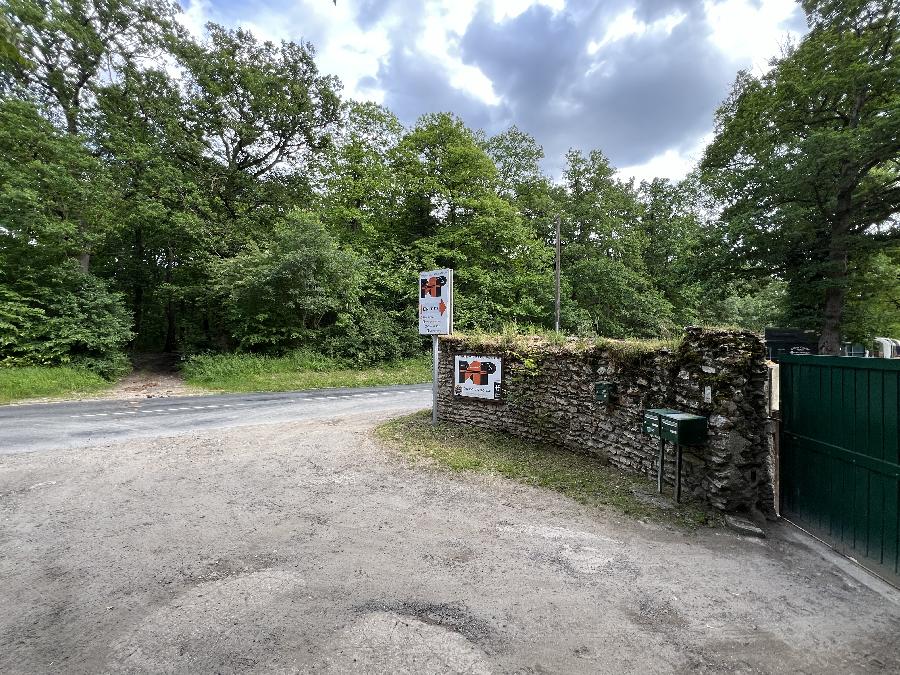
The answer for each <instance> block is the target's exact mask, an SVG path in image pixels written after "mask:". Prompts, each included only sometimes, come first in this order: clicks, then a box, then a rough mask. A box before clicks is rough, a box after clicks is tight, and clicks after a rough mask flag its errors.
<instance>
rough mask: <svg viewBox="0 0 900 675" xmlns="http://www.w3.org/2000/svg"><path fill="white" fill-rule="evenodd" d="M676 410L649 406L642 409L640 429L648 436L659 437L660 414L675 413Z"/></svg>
mask: <svg viewBox="0 0 900 675" xmlns="http://www.w3.org/2000/svg"><path fill="white" fill-rule="evenodd" d="M677 412H678V411H677V410H672V409H671V408H650V409H648V410H645V411H644V423H643V425H642V426H641V430H642V431H643V432H644V433H645V434H647V435H648V436H656V438H661V435H660V426H659V418H660V415H671V414H674V413H677Z"/></svg>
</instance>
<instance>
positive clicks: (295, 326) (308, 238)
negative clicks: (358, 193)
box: [214, 212, 358, 350]
mask: <svg viewBox="0 0 900 675" xmlns="http://www.w3.org/2000/svg"><path fill="white" fill-rule="evenodd" d="M214 278H215V282H214V284H215V285H214V292H215V294H216V297H218V298H221V302H222V304H223V306H224V307H226V308H227V309H226V322H227V323H226V325H227V327H228V331H229V334H230V335H231V336H232V337H233V339H234V340H235V343H236V344H237V346H238V347H240V348H242V349H247V350H253V349H260V348H263V349H275V350H278V349H285V348H289V347H293V346H297V345H299V344H301V343H302V342H303V341H304V338H307V337H308V332H309V331H314V330H318V329H320V328H322V327H323V326H324V325H325V324H326V323H333V322H334V317H336V316H337V314H338V312H339V311H341V310H343V309H344V308H346V307H348V306H349V305H350V304H351V303H352V302H353V301H354V299H355V298H356V296H357V294H358V290H357V269H356V259H355V258H354V256H353V255H351V254H349V253H347V252H344V251H341V250H339V249H338V248H337V244H336V242H335V241H334V239H333V238H332V237H331V235H330V234H329V233H328V232H327V231H326V230H325V228H324V227H323V226H322V224H321V223H320V222H319V220H318V219H317V218H316V217H315V216H312V215H310V214H307V213H303V212H292V213H290V214H289V215H288V217H287V218H285V219H284V221H283V222H280V223H279V224H278V225H277V226H276V229H275V231H274V232H273V234H272V238H271V240H270V241H269V242H268V243H267V244H265V245H262V244H257V243H255V242H251V243H250V244H248V246H247V248H246V249H245V250H243V251H242V252H240V253H239V254H237V255H235V256H233V257H231V258H228V259H226V260H222V261H219V262H218V263H217V265H216V270H215V273H214ZM329 317H331V321H329Z"/></svg>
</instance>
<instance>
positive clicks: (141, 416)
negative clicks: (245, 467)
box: [0, 384, 431, 455]
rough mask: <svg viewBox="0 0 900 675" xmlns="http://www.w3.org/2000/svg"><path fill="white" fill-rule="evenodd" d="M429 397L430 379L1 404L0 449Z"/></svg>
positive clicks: (382, 408) (314, 415) (419, 403)
mask: <svg viewBox="0 0 900 675" xmlns="http://www.w3.org/2000/svg"><path fill="white" fill-rule="evenodd" d="M430 403H431V385H430V384H419V385H403V386H397V387H373V388H365V389H319V390H313V391H294V392H284V393H263V394H223V395H216V396H178V397H170V398H153V399H144V400H137V401H134V400H129V401H108V400H104V401H77V402H70V403H40V404H34V405H13V406H2V407H0V455H4V454H7V455H8V454H15V453H19V452H32V451H35V450H49V449H66V448H78V447H87V446H91V445H97V444H99V443H107V442H112V441H120V440H128V439H133V438H154V437H157V436H173V435H177V434H182V433H188V432H192V431H200V430H208V429H223V428H228V427H238V426H245V425H250V424H268V423H272V424H275V423H282V422H294V421H303V420H312V419H322V418H325V417H334V416H336V415H340V414H345V413H366V412H371V413H373V414H374V413H381V412H386V411H400V410H408V409H416V408H424V407H427V406H429V405H430Z"/></svg>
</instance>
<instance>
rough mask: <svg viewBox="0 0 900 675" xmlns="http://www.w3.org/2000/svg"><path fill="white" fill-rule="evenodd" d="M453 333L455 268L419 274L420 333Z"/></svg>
mask: <svg viewBox="0 0 900 675" xmlns="http://www.w3.org/2000/svg"><path fill="white" fill-rule="evenodd" d="M451 333H453V270H433V271H431V272H421V273H420V274H419V334H420V335H450V334H451Z"/></svg>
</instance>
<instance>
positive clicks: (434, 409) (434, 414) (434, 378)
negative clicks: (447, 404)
mask: <svg viewBox="0 0 900 675" xmlns="http://www.w3.org/2000/svg"><path fill="white" fill-rule="evenodd" d="M431 357H432V360H433V363H432V364H431V397H432V404H431V423H432V424H433V425H436V424H437V423H438V336H437V335H432V336H431Z"/></svg>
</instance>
